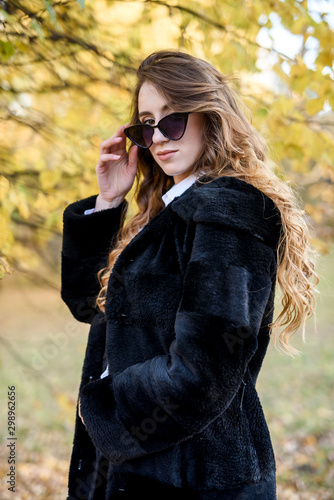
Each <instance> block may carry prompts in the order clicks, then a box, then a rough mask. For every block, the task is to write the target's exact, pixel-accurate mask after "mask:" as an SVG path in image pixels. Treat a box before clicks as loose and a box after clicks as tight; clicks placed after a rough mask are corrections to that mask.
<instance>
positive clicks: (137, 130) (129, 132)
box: [124, 113, 190, 148]
mask: <svg viewBox="0 0 334 500" xmlns="http://www.w3.org/2000/svg"><path fill="white" fill-rule="evenodd" d="M189 115H190V113H172V114H171V115H167V116H165V117H164V118H161V120H160V121H159V123H158V124H157V125H148V124H147V123H140V124H138V125H133V126H131V127H127V128H125V129H124V134H125V135H126V136H127V137H128V138H129V139H130V141H132V142H134V143H135V144H136V145H137V146H139V147H140V148H150V147H151V146H152V144H153V134H154V129H155V128H158V129H159V130H160V132H161V133H162V134H163V135H164V136H165V137H167V139H171V140H172V141H179V140H180V139H181V138H182V137H183V135H184V133H185V131H186V127H187V123H188V116H189Z"/></svg>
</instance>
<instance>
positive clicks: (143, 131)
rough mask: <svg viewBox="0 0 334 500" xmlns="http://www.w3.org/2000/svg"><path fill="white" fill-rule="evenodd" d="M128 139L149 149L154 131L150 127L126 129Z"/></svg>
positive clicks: (135, 126) (138, 126)
mask: <svg viewBox="0 0 334 500" xmlns="http://www.w3.org/2000/svg"><path fill="white" fill-rule="evenodd" d="M126 131H127V134H126V135H127V136H128V138H129V139H130V140H131V141H133V142H134V143H135V144H138V146H141V147H143V148H148V147H150V145H151V142H152V137H153V131H152V129H151V127H149V126H148V125H146V126H145V125H134V126H133V127H129V128H128V129H126Z"/></svg>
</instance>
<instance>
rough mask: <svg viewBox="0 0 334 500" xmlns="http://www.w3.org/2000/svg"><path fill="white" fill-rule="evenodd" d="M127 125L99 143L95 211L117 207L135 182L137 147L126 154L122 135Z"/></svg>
mask: <svg viewBox="0 0 334 500" xmlns="http://www.w3.org/2000/svg"><path fill="white" fill-rule="evenodd" d="M127 125H128V124H127ZM127 125H125V126H124V125H122V126H121V127H120V128H119V129H118V130H117V132H115V134H114V135H112V136H111V137H109V139H106V140H105V141H103V142H101V146H100V158H99V160H98V162H97V165H96V168H95V171H96V176H97V182H98V185H99V188H100V193H99V195H98V197H97V200H96V205H95V210H103V209H105V208H112V207H116V206H118V205H119V204H120V203H121V202H122V201H123V200H124V198H125V196H126V194H127V192H128V191H130V189H131V187H132V184H133V182H134V180H135V176H136V172H137V151H138V146H133V147H132V148H131V150H130V152H129V154H128V153H127V151H126V148H125V146H126V136H125V134H124V128H125V127H126V126H127Z"/></svg>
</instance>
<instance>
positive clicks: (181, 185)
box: [85, 171, 204, 378]
mask: <svg viewBox="0 0 334 500" xmlns="http://www.w3.org/2000/svg"><path fill="white" fill-rule="evenodd" d="M203 173H204V172H202V171H200V172H196V174H191V175H188V177H186V178H185V179H183V180H182V181H180V182H178V183H177V184H174V186H172V187H171V188H170V189H169V190H168V191H167V193H165V194H164V195H163V196H162V200H163V202H164V204H165V206H167V205H168V203H170V202H171V201H172V200H174V198H175V197H176V196H180V195H181V194H182V193H184V191H185V190H186V189H188V188H189V187H190V186H191V185H192V184H194V182H195V181H196V180H197V179H198V178H199V177H201V175H203ZM93 212H94V208H93V209H92V208H90V209H89V210H85V214H90V213H93ZM142 229H143V228H142V227H141V228H140V229H139V231H141V230H142ZM107 375H109V367H108V366H107V368H106V369H105V370H104V372H103V373H102V375H101V377H100V378H104V377H106V376H107Z"/></svg>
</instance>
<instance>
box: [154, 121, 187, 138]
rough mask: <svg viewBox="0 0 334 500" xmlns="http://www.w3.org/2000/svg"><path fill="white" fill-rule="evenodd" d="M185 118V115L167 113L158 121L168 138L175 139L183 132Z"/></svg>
mask: <svg viewBox="0 0 334 500" xmlns="http://www.w3.org/2000/svg"><path fill="white" fill-rule="evenodd" d="M186 123H187V118H186V117H185V116H178V115H169V116H166V118H163V119H162V120H161V122H160V127H159V128H160V130H161V131H162V132H163V133H164V134H165V135H167V136H168V137H169V138H170V139H173V140H174V141H177V140H178V139H181V137H182V135H183V134H184V131H185V127H186Z"/></svg>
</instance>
